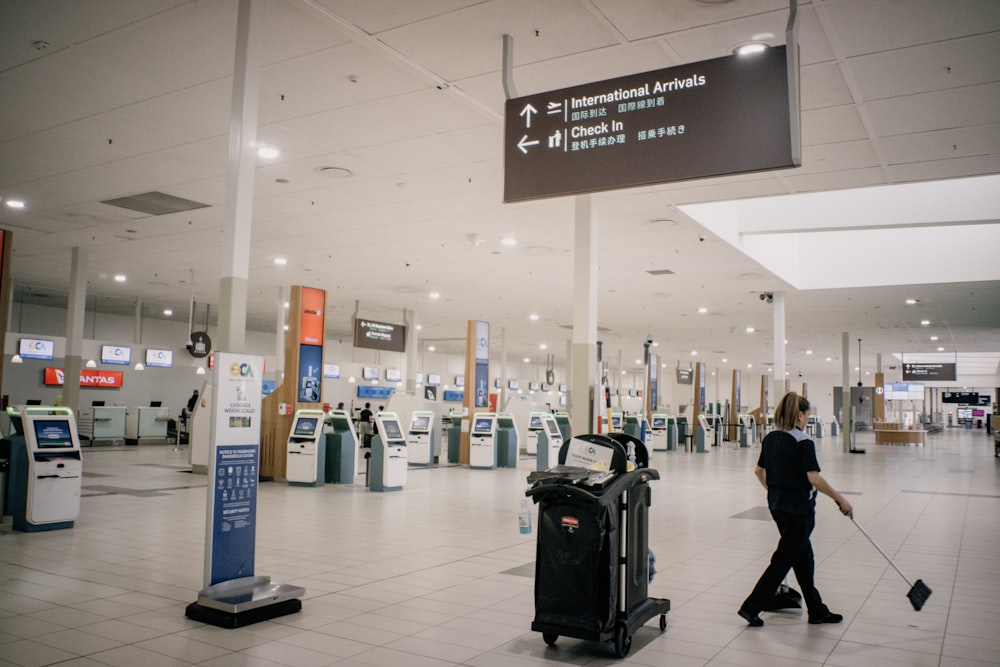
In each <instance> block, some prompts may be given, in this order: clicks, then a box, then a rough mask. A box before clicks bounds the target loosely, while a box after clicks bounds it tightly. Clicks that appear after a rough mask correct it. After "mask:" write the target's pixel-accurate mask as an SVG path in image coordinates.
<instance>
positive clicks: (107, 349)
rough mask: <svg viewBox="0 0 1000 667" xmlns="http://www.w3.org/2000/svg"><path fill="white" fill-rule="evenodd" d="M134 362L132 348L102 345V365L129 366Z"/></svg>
mask: <svg viewBox="0 0 1000 667" xmlns="http://www.w3.org/2000/svg"><path fill="white" fill-rule="evenodd" d="M131 362H132V348H130V347H122V346H121V345H102V346H101V363H102V364H121V365H125V366H127V365H128V364H130V363H131Z"/></svg>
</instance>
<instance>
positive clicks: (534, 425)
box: [528, 415, 542, 430]
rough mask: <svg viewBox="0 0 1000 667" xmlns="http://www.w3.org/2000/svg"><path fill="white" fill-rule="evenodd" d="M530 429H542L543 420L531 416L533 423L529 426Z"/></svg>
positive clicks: (536, 416)
mask: <svg viewBox="0 0 1000 667" xmlns="http://www.w3.org/2000/svg"><path fill="white" fill-rule="evenodd" d="M528 428H537V429H539V430H540V429H541V428H542V418H541V417H539V416H538V415H531V423H529V424H528Z"/></svg>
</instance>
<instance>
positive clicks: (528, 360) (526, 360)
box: [522, 357, 531, 364]
mask: <svg viewBox="0 0 1000 667" xmlns="http://www.w3.org/2000/svg"><path fill="white" fill-rule="evenodd" d="M522 361H524V363H526V364H529V363H531V359H529V358H528V357H525V358H524V359H523V360H522Z"/></svg>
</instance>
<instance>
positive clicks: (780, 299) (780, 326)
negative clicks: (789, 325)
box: [771, 293, 786, 404]
mask: <svg viewBox="0 0 1000 667" xmlns="http://www.w3.org/2000/svg"><path fill="white" fill-rule="evenodd" d="M771 305H772V308H771V310H772V313H773V319H774V372H773V374H772V375H771V377H772V381H771V396H773V397H774V401H775V404H777V402H778V401H780V400H781V397H782V396H784V395H785V393H786V390H785V386H786V385H785V295H784V294H780V293H778V294H775V295H774V300H773V301H772V304H771Z"/></svg>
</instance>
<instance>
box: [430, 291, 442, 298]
mask: <svg viewBox="0 0 1000 667" xmlns="http://www.w3.org/2000/svg"><path fill="white" fill-rule="evenodd" d="M430 297H431V298H432V299H440V298H441V292H431V294H430Z"/></svg>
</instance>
